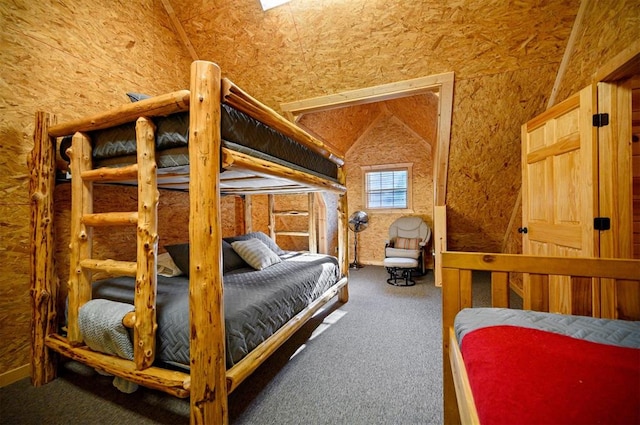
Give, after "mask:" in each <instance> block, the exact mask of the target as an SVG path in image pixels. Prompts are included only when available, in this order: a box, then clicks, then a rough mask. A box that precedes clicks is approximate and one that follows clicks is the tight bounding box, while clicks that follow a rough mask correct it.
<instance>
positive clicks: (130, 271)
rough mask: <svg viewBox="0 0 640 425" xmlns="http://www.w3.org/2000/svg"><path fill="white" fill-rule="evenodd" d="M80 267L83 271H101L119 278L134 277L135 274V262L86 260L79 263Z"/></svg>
mask: <svg viewBox="0 0 640 425" xmlns="http://www.w3.org/2000/svg"><path fill="white" fill-rule="evenodd" d="M80 266H81V267H82V268H83V269H88V270H91V271H103V272H107V273H109V274H113V275H120V276H135V275H136V272H137V263H136V262H135V261H117V260H94V259H87V260H82V261H80Z"/></svg>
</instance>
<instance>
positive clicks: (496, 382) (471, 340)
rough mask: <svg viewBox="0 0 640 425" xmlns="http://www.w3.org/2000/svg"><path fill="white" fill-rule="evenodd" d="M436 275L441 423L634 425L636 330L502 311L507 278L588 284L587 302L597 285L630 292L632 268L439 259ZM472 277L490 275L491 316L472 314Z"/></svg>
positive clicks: (638, 394)
mask: <svg viewBox="0 0 640 425" xmlns="http://www.w3.org/2000/svg"><path fill="white" fill-rule="evenodd" d="M442 265H443V360H444V364H443V367H444V408H445V423H458V421H461V422H462V423H638V421H639V420H640V385H638V383H639V382H640V322H637V321H622V320H612V319H603V318H592V317H583V316H572V315H560V314H552V313H544V312H542V313H541V312H533V311H522V310H512V309H508V279H507V277H508V273H509V272H525V273H532V274H535V275H536V276H538V277H542V276H555V275H562V276H573V277H589V278H593V280H592V285H593V286H594V294H596V293H599V292H600V291H599V289H600V284H601V282H600V280H604V279H605V278H606V279H617V280H624V281H635V282H636V283H639V281H640V261H638V260H615V259H607V260H605V259H588V258H582V259H581V258H566V257H565V258H560V257H528V256H520V255H506V254H503V255H500V254H478V253H452V252H446V253H443V257H442ZM473 270H485V271H491V274H492V290H491V292H492V303H493V305H494V306H495V307H497V308H490V309H486V308H471V307H472V305H473V302H472V296H471V289H472V271H473ZM540 282H543V280H541V281H540ZM596 288H597V289H596ZM543 292H544V291H543ZM594 298H596V299H597V300H598V301H599V300H600V296H594ZM606 299H607V296H606V295H604V293H603V296H602V302H605V300H606ZM593 311H600V309H598V308H594V309H593Z"/></svg>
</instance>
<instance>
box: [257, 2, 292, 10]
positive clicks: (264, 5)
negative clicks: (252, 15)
mask: <svg viewBox="0 0 640 425" xmlns="http://www.w3.org/2000/svg"><path fill="white" fill-rule="evenodd" d="M289 1H290V0H260V4H261V5H262V10H269V9H273V8H274V7H276V6H280V5H283V4H285V3H289Z"/></svg>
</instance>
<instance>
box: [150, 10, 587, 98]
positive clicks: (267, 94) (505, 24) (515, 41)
mask: <svg viewBox="0 0 640 425" xmlns="http://www.w3.org/2000/svg"><path fill="white" fill-rule="evenodd" d="M162 2H163V4H165V6H166V5H170V7H169V9H170V15H173V17H174V19H175V21H177V22H179V24H180V25H181V27H182V28H184V33H185V35H186V39H188V42H189V43H190V44H191V45H192V46H193V52H194V55H195V56H196V57H197V58H199V59H203V60H211V61H214V62H216V63H218V64H219V65H220V66H221V68H222V70H223V73H224V74H225V75H226V76H228V77H230V78H231V79H232V80H234V81H235V82H236V83H237V84H239V85H240V86H241V87H247V88H248V89H250V92H251V93H252V94H253V95H254V96H255V97H257V98H258V99H261V100H262V101H264V102H265V103H267V104H268V105H269V106H272V107H274V108H278V106H279V104H280V103H283V102H291V101H295V100H300V99H306V98H309V97H315V96H323V95H327V94H333V93H340V92H343V91H346V90H351V89H358V88H363V87H371V86H375V85H378V84H383V83H389V82H396V81H404V80H408V79H411V78H417V77H422V76H427V75H433V74H439V73H443V72H449V71H455V72H456V80H458V79H466V78H472V77H475V76H479V75H492V74H496V73H501V72H508V71H512V70H516V69H523V68H524V69H526V68H535V67H539V66H542V65H547V64H548V63H549V60H550V58H552V60H553V61H554V62H557V61H558V58H560V57H561V56H562V52H563V49H564V47H565V45H566V40H567V38H568V35H569V32H570V30H571V25H572V24H573V21H574V19H575V16H576V13H577V10H578V6H579V4H580V1H579V0H543V1H523V0H509V1H505V0H449V1H442V0H421V1H406V0H291V2H290V3H288V4H285V5H283V6H280V7H276V8H275V9H271V10H268V11H266V12H264V11H262V9H261V7H260V5H259V1H258V0H196V1H194V0H162Z"/></svg>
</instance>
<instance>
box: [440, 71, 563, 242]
mask: <svg viewBox="0 0 640 425" xmlns="http://www.w3.org/2000/svg"><path fill="white" fill-rule="evenodd" d="M553 69H554V68H553V67H544V68H541V69H535V70H533V69H531V70H521V71H517V72H510V73H504V74H498V75H493V76H486V77H481V78H477V79H470V80H463V81H459V80H458V81H457V82H456V91H455V95H454V119H453V127H452V135H451V137H452V143H451V152H450V154H449V183H448V184H449V186H448V190H447V192H448V193H447V206H448V209H447V213H448V214H447V215H448V218H449V241H450V249H452V250H461V249H466V250H470V251H489V252H500V250H501V249H502V245H503V240H504V232H505V230H506V228H507V225H508V223H509V221H510V219H511V212H512V210H513V208H514V206H515V203H516V201H517V199H518V191H519V189H520V185H521V179H522V177H521V172H520V126H521V124H522V123H524V122H526V121H527V120H529V119H530V118H531V117H532V116H534V115H535V114H536V113H539V112H542V111H543V110H544V107H545V104H546V96H548V92H549V88H550V87H551V86H552V84H553V75H552V74H553ZM513 105H518V106H517V107H514V106H513ZM455 111H464V112H455ZM507 205H508V206H509V207H506V206H507ZM518 227H520V226H519V225H517V226H515V228H516V229H517V228H518ZM459 243H460V244H459Z"/></svg>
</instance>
